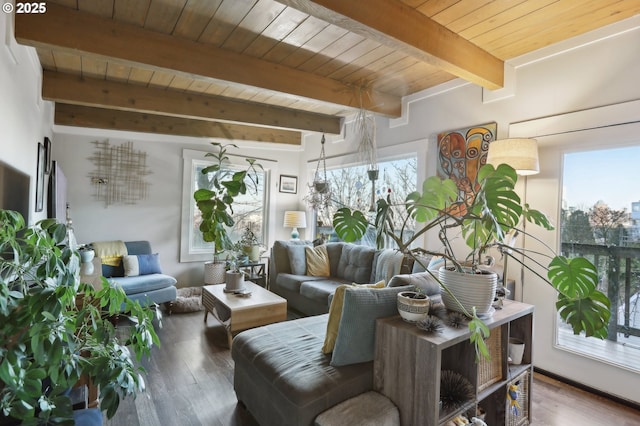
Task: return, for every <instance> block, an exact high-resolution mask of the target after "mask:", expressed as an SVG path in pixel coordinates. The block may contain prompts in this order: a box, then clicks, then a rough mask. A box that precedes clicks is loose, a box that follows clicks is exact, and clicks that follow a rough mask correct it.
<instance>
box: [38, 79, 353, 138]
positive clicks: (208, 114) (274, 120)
mask: <svg viewBox="0 0 640 426" xmlns="http://www.w3.org/2000/svg"><path fill="white" fill-rule="evenodd" d="M42 97H43V99H46V100H50V101H56V102H63V103H67V104H74V105H85V106H93V107H104V108H112V109H120V110H123V111H137V112H146V113H150V114H163V115H170V116H175V117H183V118H195V119H200V120H215V121H224V122H235V123H239V124H256V125H258V126H268V127H276V128H282V129H295V130H308V131H313V132H323V133H332V134H339V133H340V129H341V126H342V119H341V118H340V117H334V116H329V115H325V114H317V113H312V112H305V111H299V110H294V109H289V108H281V107H276V106H269V105H266V104H257V103H252V102H243V101H237V100H233V99H230V98H224V97H219V96H206V95H200V94H194V93H187V92H178V91H174V90H164V89H158V88H153V87H146V86H138V85H132V84H126V83H119V82H115V81H107V80H98V79H92V78H82V77H79V76H75V75H70V74H64V73H56V72H52V71H44V72H43V76H42Z"/></svg>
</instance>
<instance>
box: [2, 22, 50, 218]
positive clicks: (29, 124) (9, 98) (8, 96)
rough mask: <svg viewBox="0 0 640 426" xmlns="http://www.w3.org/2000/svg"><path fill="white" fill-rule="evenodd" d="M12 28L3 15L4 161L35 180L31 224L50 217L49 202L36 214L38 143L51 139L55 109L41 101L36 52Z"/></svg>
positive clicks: (33, 183)
mask: <svg viewBox="0 0 640 426" xmlns="http://www.w3.org/2000/svg"><path fill="white" fill-rule="evenodd" d="M12 28H13V21H12V15H10V14H6V13H2V14H0V129H2V133H1V135H2V136H0V159H2V161H4V162H6V163H8V164H10V165H11V166H13V167H15V168H16V169H18V170H20V171H22V172H24V173H27V174H28V175H29V176H30V177H31V189H30V194H29V198H30V215H29V216H30V217H29V222H30V223H35V222H36V221H38V220H40V219H44V218H45V217H46V198H45V202H44V209H43V211H42V212H36V211H35V205H36V204H35V199H36V170H37V152H38V142H44V137H45V136H49V137H50V136H51V125H52V122H53V114H52V105H51V103H50V102H44V101H42V98H41V97H40V81H41V80H42V78H41V76H42V71H41V68H40V63H39V61H38V57H37V55H36V53H35V50H34V49H31V48H26V47H23V46H19V45H18V44H16V41H15V39H14V38H13V29H12ZM45 194H46V182H45Z"/></svg>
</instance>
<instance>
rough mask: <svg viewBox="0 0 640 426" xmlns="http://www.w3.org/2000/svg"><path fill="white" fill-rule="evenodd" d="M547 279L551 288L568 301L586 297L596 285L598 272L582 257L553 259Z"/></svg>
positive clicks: (557, 257) (558, 257)
mask: <svg viewBox="0 0 640 426" xmlns="http://www.w3.org/2000/svg"><path fill="white" fill-rule="evenodd" d="M547 277H548V278H549V281H550V282H551V285H552V286H553V288H555V289H556V290H557V291H558V293H560V294H562V295H564V296H565V297H567V298H569V299H582V298H585V297H588V296H589V295H590V294H591V293H592V292H593V291H594V290H595V289H596V286H597V285H598V270H597V269H596V267H595V266H594V265H593V264H592V263H591V262H589V261H588V260H587V259H585V258H584V257H574V258H572V259H568V258H566V257H564V256H556V257H554V258H553V259H552V260H551V263H549V267H548V271H547Z"/></svg>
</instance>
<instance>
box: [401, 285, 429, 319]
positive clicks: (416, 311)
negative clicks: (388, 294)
mask: <svg viewBox="0 0 640 426" xmlns="http://www.w3.org/2000/svg"><path fill="white" fill-rule="evenodd" d="M397 299H398V301H397V303H398V312H399V313H400V316H401V317H402V319H403V320H405V321H407V322H411V323H414V322H416V321H420V320H422V319H424V318H425V317H426V316H427V315H428V314H429V305H430V304H431V300H430V299H429V296H427V295H426V294H424V293H418V292H415V291H401V292H400V293H398V296H397Z"/></svg>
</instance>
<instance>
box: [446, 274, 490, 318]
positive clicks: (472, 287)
mask: <svg viewBox="0 0 640 426" xmlns="http://www.w3.org/2000/svg"><path fill="white" fill-rule="evenodd" d="M438 277H439V278H440V281H442V283H443V284H444V285H445V286H446V287H447V288H448V289H449V290H451V292H452V293H453V294H454V296H455V297H456V298H457V299H458V301H459V302H460V303H461V304H462V306H464V308H465V309H466V310H467V311H468V312H469V313H471V312H472V310H473V307H474V306H475V307H476V312H477V313H478V315H486V314H488V313H489V312H490V311H491V304H492V303H493V299H494V298H495V296H496V287H497V283H498V276H497V275H496V274H495V273H493V272H485V273H481V274H472V273H461V272H457V271H450V270H448V269H446V268H445V267H444V266H443V267H441V268H440V269H439V270H438ZM441 294H442V302H443V303H444V305H445V306H446V307H447V309H449V310H452V311H458V312H462V309H461V308H460V306H459V305H458V304H457V303H456V301H455V299H453V298H452V297H451V296H449V294H448V293H447V292H446V291H445V290H442V292H441Z"/></svg>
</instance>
